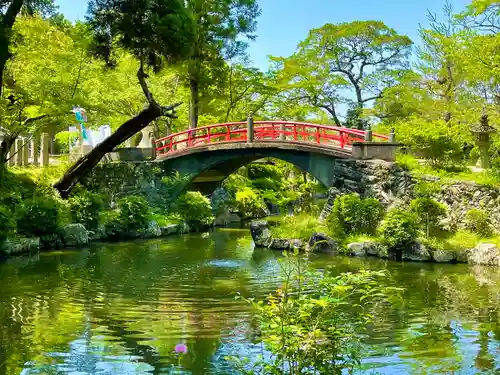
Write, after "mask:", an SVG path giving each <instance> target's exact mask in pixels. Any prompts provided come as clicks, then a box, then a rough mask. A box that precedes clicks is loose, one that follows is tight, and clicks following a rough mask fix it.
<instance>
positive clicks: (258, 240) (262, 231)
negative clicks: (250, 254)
mask: <svg viewBox="0 0 500 375" xmlns="http://www.w3.org/2000/svg"><path fill="white" fill-rule="evenodd" d="M250 234H251V235H252V239H253V242H254V243H255V246H257V247H268V246H269V245H270V244H271V241H272V238H271V231H270V230H269V224H268V222H267V221H253V222H252V223H251V224H250Z"/></svg>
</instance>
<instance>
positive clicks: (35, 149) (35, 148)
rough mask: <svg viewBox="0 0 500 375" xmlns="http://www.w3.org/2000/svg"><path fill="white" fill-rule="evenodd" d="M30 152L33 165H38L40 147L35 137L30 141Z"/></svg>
mask: <svg viewBox="0 0 500 375" xmlns="http://www.w3.org/2000/svg"><path fill="white" fill-rule="evenodd" d="M31 154H32V158H33V165H34V166H35V167H38V165H39V164H40V147H39V144H38V143H37V141H36V139H33V140H32V141H31Z"/></svg>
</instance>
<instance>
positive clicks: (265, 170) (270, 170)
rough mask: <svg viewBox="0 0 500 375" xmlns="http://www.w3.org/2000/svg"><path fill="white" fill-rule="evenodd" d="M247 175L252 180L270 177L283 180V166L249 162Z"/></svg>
mask: <svg viewBox="0 0 500 375" xmlns="http://www.w3.org/2000/svg"><path fill="white" fill-rule="evenodd" d="M247 175H248V178H250V179H251V180H256V179H259V178H270V179H272V180H277V181H281V179H282V178H283V171H282V168H280V167H278V166H276V165H273V164H260V163H255V164H249V165H248V166H247Z"/></svg>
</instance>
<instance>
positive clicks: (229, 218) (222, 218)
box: [214, 212, 241, 227]
mask: <svg viewBox="0 0 500 375" xmlns="http://www.w3.org/2000/svg"><path fill="white" fill-rule="evenodd" d="M232 223H241V218H240V217H239V216H238V215H237V214H235V213H233V212H224V213H222V214H220V215H218V216H217V217H216V218H215V220H214V225H215V226H216V227H225V226H226V225H228V224H232Z"/></svg>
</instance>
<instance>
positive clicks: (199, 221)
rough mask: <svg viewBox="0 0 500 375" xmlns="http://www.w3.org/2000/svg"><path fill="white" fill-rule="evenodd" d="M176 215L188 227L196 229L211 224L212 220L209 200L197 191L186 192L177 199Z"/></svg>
mask: <svg viewBox="0 0 500 375" xmlns="http://www.w3.org/2000/svg"><path fill="white" fill-rule="evenodd" d="M177 213H178V215H179V216H180V217H182V218H183V219H184V220H185V221H186V222H187V223H188V224H189V225H193V226H196V227H198V228H199V227H201V226H203V225H208V224H211V223H212V221H213V219H214V217H213V215H212V206H211V205H210V200H209V199H208V198H207V197H205V196H204V195H203V194H202V193H200V192H198V191H188V192H186V193H184V194H183V195H181V196H180V197H179V199H178V200H177Z"/></svg>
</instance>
